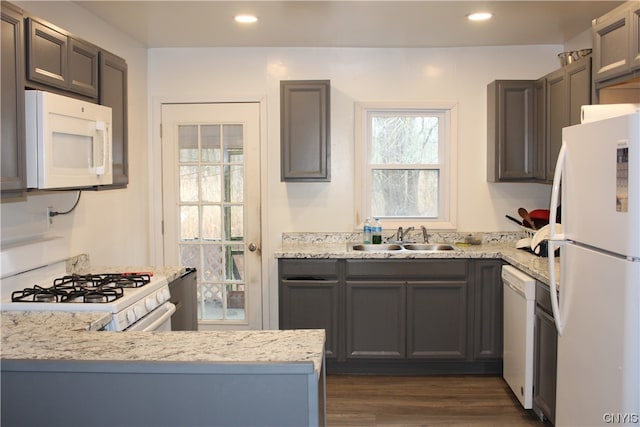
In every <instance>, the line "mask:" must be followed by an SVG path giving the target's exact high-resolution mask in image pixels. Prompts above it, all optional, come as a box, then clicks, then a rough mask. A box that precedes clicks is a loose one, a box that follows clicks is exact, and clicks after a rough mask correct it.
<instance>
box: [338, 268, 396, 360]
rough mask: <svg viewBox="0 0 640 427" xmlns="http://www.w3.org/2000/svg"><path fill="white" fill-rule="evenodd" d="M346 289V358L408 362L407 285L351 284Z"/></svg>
mask: <svg viewBox="0 0 640 427" xmlns="http://www.w3.org/2000/svg"><path fill="white" fill-rule="evenodd" d="M345 286H346V289H345V290H346V296H345V302H346V304H345V305H346V308H345V317H346V320H345V326H346V329H347V330H346V358H347V359H356V358H360V359H363V358H364V359H402V358H404V357H405V354H406V350H405V348H406V329H407V327H406V284H405V283H404V282H401V281H384V280H382V281H374V280H364V281H349V280H347V282H346V284H345Z"/></svg>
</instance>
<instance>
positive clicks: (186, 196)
mask: <svg viewBox="0 0 640 427" xmlns="http://www.w3.org/2000/svg"><path fill="white" fill-rule="evenodd" d="M197 200H198V167H197V166H180V201H181V202H196V201H197Z"/></svg>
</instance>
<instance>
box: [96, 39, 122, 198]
mask: <svg viewBox="0 0 640 427" xmlns="http://www.w3.org/2000/svg"><path fill="white" fill-rule="evenodd" d="M99 82H100V85H99V88H100V91H99V97H98V100H99V102H100V105H106V106H107V107H111V120H112V124H111V129H112V132H111V134H112V149H113V154H112V158H113V184H112V185H108V186H101V187H100V188H118V187H125V186H126V185H127V184H128V183H129V154H128V153H129V151H128V148H129V139H128V135H129V132H128V119H127V115H128V109H127V63H126V62H125V60H124V59H122V58H119V57H117V56H115V55H113V54H112V53H109V52H106V51H104V50H103V51H101V52H100V79H99Z"/></svg>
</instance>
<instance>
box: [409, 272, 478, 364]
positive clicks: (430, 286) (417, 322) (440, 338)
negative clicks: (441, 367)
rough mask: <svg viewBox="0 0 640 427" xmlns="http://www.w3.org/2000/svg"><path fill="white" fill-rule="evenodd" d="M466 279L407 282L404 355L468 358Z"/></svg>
mask: <svg viewBox="0 0 640 427" xmlns="http://www.w3.org/2000/svg"><path fill="white" fill-rule="evenodd" d="M467 289H468V286H467V282H462V281H450V282H449V281H442V282H437V281H434V282H409V283H408V284H407V302H408V305H407V325H408V326H407V357H409V358H422V359H448V360H451V359H465V358H466V357H467V313H468V310H467Z"/></svg>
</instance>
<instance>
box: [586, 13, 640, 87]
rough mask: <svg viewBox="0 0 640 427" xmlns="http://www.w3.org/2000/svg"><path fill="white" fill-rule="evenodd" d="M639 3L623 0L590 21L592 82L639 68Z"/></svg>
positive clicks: (625, 73) (622, 74)
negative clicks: (624, 0) (622, 2)
mask: <svg viewBox="0 0 640 427" xmlns="http://www.w3.org/2000/svg"><path fill="white" fill-rule="evenodd" d="M638 22H640V4H638V2H637V1H629V2H626V3H624V4H622V5H620V6H618V7H617V8H615V9H613V10H612V11H611V12H609V13H607V14H606V15H604V16H602V17H600V18H597V19H595V20H594V23H593V26H592V35H593V57H594V67H593V68H594V78H593V80H594V82H596V83H599V82H602V81H605V80H609V79H612V78H614V77H618V76H624V75H627V74H629V73H630V72H632V71H635V70H638V69H640V38H639V36H638V35H639V31H640V30H639V26H638Z"/></svg>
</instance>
